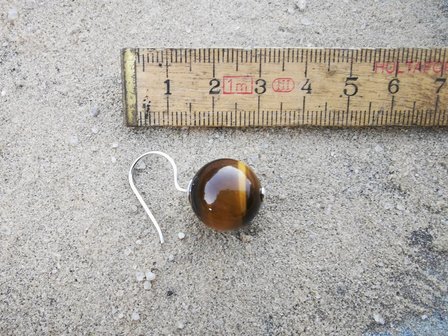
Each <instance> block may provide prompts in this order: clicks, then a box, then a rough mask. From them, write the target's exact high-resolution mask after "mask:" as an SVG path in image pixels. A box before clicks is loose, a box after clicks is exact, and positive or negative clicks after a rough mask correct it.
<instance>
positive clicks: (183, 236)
mask: <svg viewBox="0 0 448 336" xmlns="http://www.w3.org/2000/svg"><path fill="white" fill-rule="evenodd" d="M177 238H179V239H180V240H182V239H184V238H185V233H183V232H179V233H178V234H177Z"/></svg>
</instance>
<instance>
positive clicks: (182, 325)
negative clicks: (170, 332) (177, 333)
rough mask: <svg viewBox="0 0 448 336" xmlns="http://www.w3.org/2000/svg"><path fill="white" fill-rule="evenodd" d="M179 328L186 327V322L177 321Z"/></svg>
mask: <svg viewBox="0 0 448 336" xmlns="http://www.w3.org/2000/svg"><path fill="white" fill-rule="evenodd" d="M176 326H177V329H183V328H185V324H184V323H183V322H177V325H176Z"/></svg>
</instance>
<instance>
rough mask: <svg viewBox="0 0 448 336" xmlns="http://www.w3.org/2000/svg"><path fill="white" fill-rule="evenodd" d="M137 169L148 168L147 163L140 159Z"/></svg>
mask: <svg viewBox="0 0 448 336" xmlns="http://www.w3.org/2000/svg"><path fill="white" fill-rule="evenodd" d="M135 169H138V170H143V169H146V164H145V163H144V162H143V161H139V162H138V163H137V164H136V165H135Z"/></svg>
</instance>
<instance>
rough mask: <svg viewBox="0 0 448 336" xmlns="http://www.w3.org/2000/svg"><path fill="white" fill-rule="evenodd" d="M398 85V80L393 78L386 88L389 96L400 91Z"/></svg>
mask: <svg viewBox="0 0 448 336" xmlns="http://www.w3.org/2000/svg"><path fill="white" fill-rule="evenodd" d="M398 84H400V81H399V80H398V78H394V79H392V80H391V81H390V82H389V86H388V87H387V89H388V90H389V92H390V93H391V94H396V93H397V92H398V90H400V87H399V86H398Z"/></svg>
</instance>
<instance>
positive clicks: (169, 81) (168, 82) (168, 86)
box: [164, 79, 171, 96]
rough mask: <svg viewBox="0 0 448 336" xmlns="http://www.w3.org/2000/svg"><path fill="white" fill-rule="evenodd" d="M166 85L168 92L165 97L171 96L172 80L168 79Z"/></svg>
mask: <svg viewBox="0 0 448 336" xmlns="http://www.w3.org/2000/svg"><path fill="white" fill-rule="evenodd" d="M164 83H165V88H166V92H165V95H167V96H168V95H170V94H171V91H170V84H171V80H169V79H167V80H166V81H164Z"/></svg>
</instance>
